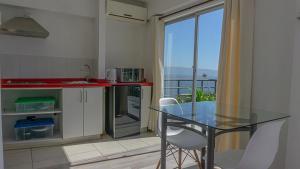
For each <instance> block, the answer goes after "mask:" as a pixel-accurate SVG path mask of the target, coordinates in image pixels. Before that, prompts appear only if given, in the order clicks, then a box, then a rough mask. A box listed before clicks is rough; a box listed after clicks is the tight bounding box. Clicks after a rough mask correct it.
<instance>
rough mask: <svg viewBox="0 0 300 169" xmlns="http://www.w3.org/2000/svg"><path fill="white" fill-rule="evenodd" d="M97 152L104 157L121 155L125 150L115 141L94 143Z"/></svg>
mask: <svg viewBox="0 0 300 169" xmlns="http://www.w3.org/2000/svg"><path fill="white" fill-rule="evenodd" d="M94 145H95V147H96V148H97V150H98V151H99V152H100V153H101V154H102V155H104V156H107V155H113V154H117V153H123V152H125V151H126V149H125V148H124V147H123V146H121V145H120V144H119V143H118V142H117V141H108V142H100V143H94Z"/></svg>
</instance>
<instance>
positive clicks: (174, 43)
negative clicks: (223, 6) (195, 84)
mask: <svg viewBox="0 0 300 169" xmlns="http://www.w3.org/2000/svg"><path fill="white" fill-rule="evenodd" d="M195 23H196V19H195V18H194V17H192V18H187V19H184V20H180V21H177V22H175V23H169V24H167V25H166V27H165V50H164V79H165V84H164V86H165V90H164V96H165V97H171V98H176V99H180V98H179V97H181V96H191V95H192V88H191V86H192V81H193V65H194V49H195V44H194V41H195Z"/></svg>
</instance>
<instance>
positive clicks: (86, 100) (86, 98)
mask: <svg viewBox="0 0 300 169" xmlns="http://www.w3.org/2000/svg"><path fill="white" fill-rule="evenodd" d="M85 102H86V103H87V102H88V94H87V91H85Z"/></svg>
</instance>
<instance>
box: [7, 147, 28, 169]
mask: <svg viewBox="0 0 300 169" xmlns="http://www.w3.org/2000/svg"><path fill="white" fill-rule="evenodd" d="M4 163H5V164H4V165H5V168H17V167H20V166H23V165H24V167H26V168H32V159H31V150H30V149H23V150H9V151H4Z"/></svg>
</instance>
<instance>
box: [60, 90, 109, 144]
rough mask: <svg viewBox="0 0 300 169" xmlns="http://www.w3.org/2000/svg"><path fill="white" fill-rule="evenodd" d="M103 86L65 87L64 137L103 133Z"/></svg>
mask: <svg viewBox="0 0 300 169" xmlns="http://www.w3.org/2000/svg"><path fill="white" fill-rule="evenodd" d="M103 94H104V93H103V88H100V87H98V88H65V89H63V138H75V137H81V136H90V135H97V134H102V131H103V129H102V115H103V97H104V96H103Z"/></svg>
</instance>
